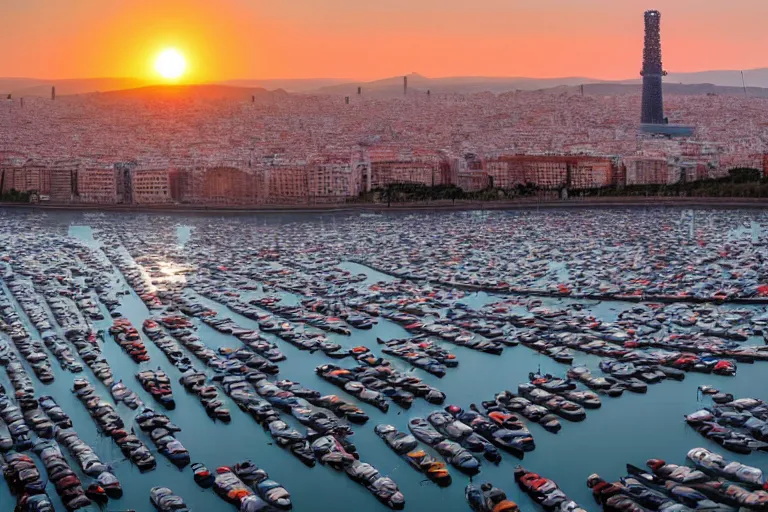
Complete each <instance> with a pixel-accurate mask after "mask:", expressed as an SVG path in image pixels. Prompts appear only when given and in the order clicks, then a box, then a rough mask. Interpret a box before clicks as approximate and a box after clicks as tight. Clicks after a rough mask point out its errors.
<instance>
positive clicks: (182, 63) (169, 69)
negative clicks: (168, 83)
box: [155, 48, 187, 80]
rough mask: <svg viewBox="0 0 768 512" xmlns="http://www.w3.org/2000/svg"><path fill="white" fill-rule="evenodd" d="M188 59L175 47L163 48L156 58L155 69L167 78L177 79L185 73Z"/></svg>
mask: <svg viewBox="0 0 768 512" xmlns="http://www.w3.org/2000/svg"><path fill="white" fill-rule="evenodd" d="M186 68H187V61H186V59H184V55H182V54H181V52H179V51H178V50H176V49H175V48H168V49H166V50H163V51H162V52H161V53H160V55H158V56H157V59H156V60H155V70H156V71H157V72H158V73H159V74H160V76H162V77H163V78H165V79H166V80H176V79H178V78H180V77H181V75H183V74H184V71H185V70H186Z"/></svg>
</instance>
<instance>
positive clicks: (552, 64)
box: [0, 0, 768, 81]
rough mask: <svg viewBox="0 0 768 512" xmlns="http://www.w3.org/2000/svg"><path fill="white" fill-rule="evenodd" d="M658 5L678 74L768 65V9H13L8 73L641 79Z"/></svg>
mask: <svg viewBox="0 0 768 512" xmlns="http://www.w3.org/2000/svg"><path fill="white" fill-rule="evenodd" d="M649 8H656V9H659V10H661V12H662V43H663V46H664V67H665V68H666V69H667V70H669V71H674V72H683V71H698V70H706V69H750V68H756V67H765V66H768V53H766V48H768V30H766V28H765V26H766V20H768V0H736V1H734V2H724V1H723V0H656V1H655V2H651V1H648V0H470V1H467V0H382V1H378V2H375V1H371V0H216V1H213V0H22V1H11V0H5V1H4V2H3V6H2V11H1V12H2V14H0V47H2V57H1V58H0V76H5V77H14V76H15V77H36V78H86V77H137V78H157V76H158V75H157V73H156V71H155V70H154V67H153V62H154V59H155V58H156V57H157V55H158V54H159V53H160V52H161V51H162V50H163V49H164V48H168V47H173V48H177V49H178V50H179V51H181V52H182V53H183V54H184V55H185V57H186V59H187V69H188V73H187V76H186V78H185V79H186V80H187V81H208V80H224V79H234V78H307V77H338V78H356V79H375V78H382V77H387V76H393V75H399V74H403V73H410V72H418V73H421V74H423V75H427V76H432V77H438V76H457V75H485V76H534V77H562V76H588V77H591V78H604V79H619V78H636V77H637V76H638V72H639V69H640V59H641V50H642V37H643V32H642V30H643V25H642V13H643V11H644V10H646V9H649Z"/></svg>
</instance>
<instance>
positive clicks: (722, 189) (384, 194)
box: [355, 167, 768, 204]
mask: <svg viewBox="0 0 768 512" xmlns="http://www.w3.org/2000/svg"><path fill="white" fill-rule="evenodd" d="M535 196H540V197H541V196H545V197H547V198H548V199H554V198H557V197H565V196H569V197H598V196H599V197H611V196H617V197H627V196H629V197H638V196H691V197H768V178H765V177H763V174H762V172H761V171H760V170H759V169H752V168H743V167H742V168H735V169H731V170H730V171H728V176H725V177H723V178H717V179H706V180H699V181H690V182H685V181H680V182H678V183H674V184H670V185H667V184H659V185H628V186H622V187H616V186H610V187H603V188H589V189H570V190H567V191H564V190H551V189H542V188H539V187H537V186H536V185H535V184H533V183H527V184H518V185H517V186H516V187H514V188H508V189H504V188H495V187H489V188H486V189H483V190H477V191H473V192H467V191H464V190H462V189H460V188H459V187H457V186H456V185H436V186H428V185H424V184H421V183H393V184H391V185H388V186H386V187H382V188H377V189H374V190H372V191H370V192H363V193H362V194H361V195H360V196H359V197H358V198H356V199H355V201H363V202H374V203H387V204H391V203H420V202H427V201H452V202H454V203H455V202H456V201H457V200H461V201H494V200H510V199H516V198H525V197H535Z"/></svg>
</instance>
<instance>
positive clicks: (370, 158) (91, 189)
mask: <svg viewBox="0 0 768 512" xmlns="http://www.w3.org/2000/svg"><path fill="white" fill-rule="evenodd" d="M659 20H660V13H659V12H658V11H648V12H646V14H645V24H646V39H645V50H644V55H643V71H642V73H641V74H642V75H643V93H642V96H641V95H632V94H626V95H608V96H594V95H589V94H586V95H585V94H584V89H583V87H582V89H581V91H580V94H573V93H568V92H557V90H556V89H555V90H554V91H552V90H544V91H525V92H523V91H514V92H508V93H502V94H492V93H489V92H486V93H475V94H441V95H438V94H435V95H432V94H430V92H429V91H426V92H425V91H418V90H410V91H409V90H408V81H407V77H404V78H403V94H402V96H401V97H397V98H373V97H371V98H369V97H368V96H366V95H365V94H364V91H362V89H361V88H358V90H357V94H354V95H352V96H346V97H343V98H341V97H337V96H332V95H310V94H288V93H285V91H274V92H267V91H265V90H262V91H259V94H258V95H253V96H252V97H251V101H237V100H233V99H229V100H226V99H215V98H213V97H211V96H210V95H207V96H202V95H201V96H198V95H197V94H196V93H201V92H202V91H204V90H207V89H201V88H196V87H191V88H184V89H181V90H180V92H179V93H178V94H173V93H170V94H169V93H168V91H165V93H163V94H152V93H151V92H147V93H146V94H141V93H139V94H122V93H121V92H120V91H118V92H117V93H111V94H109V93H107V94H98V93H94V94H86V95H78V96H69V97H59V98H56V96H55V90H53V91H52V93H51V98H50V99H42V98H19V99H18V100H16V99H13V98H12V97H11V95H9V97H8V99H7V100H6V105H4V106H3V108H1V109H0V191H2V193H3V194H10V193H11V192H14V193H15V194H17V195H18V194H31V195H33V197H34V198H35V200H37V201H40V202H50V203H76V204H77V203H80V204H97V205H116V204H129V205H130V204H134V205H172V204H187V205H205V206H209V205H214V206H246V207H247V206H256V205H268V204H279V205H305V204H321V203H339V202H348V201H354V200H355V199H356V198H358V197H359V196H360V195H361V194H365V193H368V192H371V191H375V190H381V189H384V188H386V187H388V186H391V185H395V184H416V185H422V186H427V187H434V186H439V185H452V186H455V187H458V188H460V189H462V190H463V191H466V192H474V191H479V190H485V189H488V188H495V189H506V190H509V189H515V188H516V187H520V186H528V187H532V188H534V189H536V190H549V191H561V190H563V189H565V190H581V191H584V190H589V189H600V188H606V187H614V188H616V187H619V188H620V187H624V186H631V185H668V184H679V183H691V182H696V181H700V180H707V179H717V178H721V177H723V176H727V174H728V171H729V170H732V169H735V168H750V169H756V170H758V171H760V172H761V174H762V175H763V176H765V175H766V174H768V122H766V121H765V119H766V118H768V99H760V98H750V97H747V96H746V94H745V96H744V97H740V96H729V95H722V96H718V95H711V94H708V95H703V96H701V95H698V96H697V95H691V96H687V95H668V97H667V101H666V105H665V104H664V103H663V101H664V100H663V98H662V76H663V75H664V74H665V72H664V71H663V69H662V64H661V43H660V23H659ZM138 91H139V92H140V90H138ZM134 92H136V91H134ZM746 92H747V91H746V87H745V93H746ZM25 100H26V101H25ZM665 107H666V111H667V112H668V113H669V114H668V115H666V116H665V111H664V110H665ZM640 113H641V115H639V114H640ZM638 119H640V120H641V121H642V124H640V123H638ZM670 121H671V122H670ZM13 197H16V196H13Z"/></svg>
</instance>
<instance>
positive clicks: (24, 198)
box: [0, 188, 32, 203]
mask: <svg viewBox="0 0 768 512" xmlns="http://www.w3.org/2000/svg"><path fill="white" fill-rule="evenodd" d="M30 197H32V192H19V191H18V190H16V189H15V188H12V189H10V190H9V191H8V192H3V193H2V194H0V201H2V202H5V203H28V202H29V199H30Z"/></svg>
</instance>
